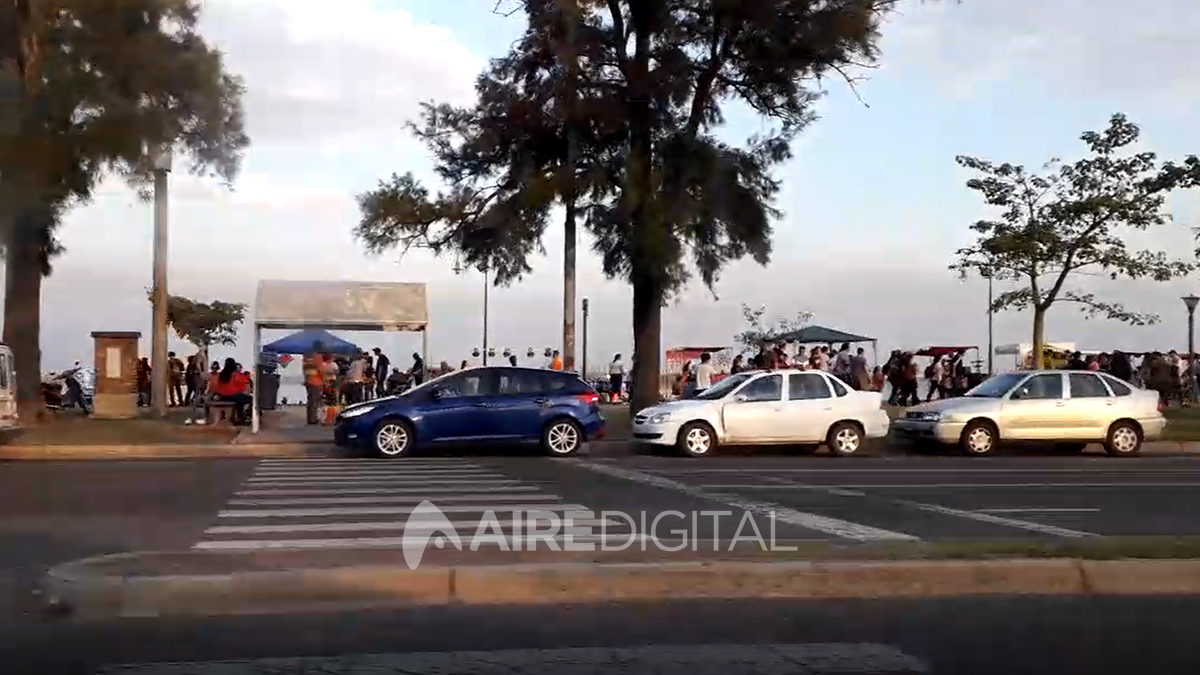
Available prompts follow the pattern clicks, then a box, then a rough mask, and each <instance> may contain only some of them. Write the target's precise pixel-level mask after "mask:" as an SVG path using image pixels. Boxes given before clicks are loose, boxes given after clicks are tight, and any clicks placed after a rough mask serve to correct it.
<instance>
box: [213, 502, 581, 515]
mask: <svg viewBox="0 0 1200 675" xmlns="http://www.w3.org/2000/svg"><path fill="white" fill-rule="evenodd" d="M414 508H416V507H413V506H394V507H393V506H344V507H343V506H330V507H323V508H315V509H249V510H243V509H227V510H224V511H221V512H219V513H217V517H218V518H311V517H315V516H387V515H397V514H401V513H412V512H413V509H414ZM438 510H439V511H441V512H442V513H483V512H484V511H488V510H493V511H494V510H497V509H489V508H488V507H487V505H486V504H473V505H470V506H465V505H464V506H459V505H450V506H440V507H438ZM502 510H504V511H556V512H557V511H587V510H588V508H587V507H586V506H583V505H581V504H531V503H525V504H505V505H504V509H502Z"/></svg>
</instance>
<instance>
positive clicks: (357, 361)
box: [346, 354, 367, 405]
mask: <svg viewBox="0 0 1200 675" xmlns="http://www.w3.org/2000/svg"><path fill="white" fill-rule="evenodd" d="M366 378H367V359H366V356H365V355H364V354H355V355H354V360H353V361H351V362H350V369H349V370H347V371H346V382H347V385H348V386H347V391H346V393H347V398H348V399H349V400H348V402H349V403H350V405H354V404H355V403H362V400H363V383H364V382H366Z"/></svg>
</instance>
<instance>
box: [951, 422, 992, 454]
mask: <svg viewBox="0 0 1200 675" xmlns="http://www.w3.org/2000/svg"><path fill="white" fill-rule="evenodd" d="M959 446H960V447H961V448H962V451H963V453H965V454H967V455H970V456H972V457H982V456H983V455H986V454H988V453H990V452H991V451H992V450H994V449H995V447H996V427H994V426H992V425H991V423H989V422H984V421H976V422H971V423H970V424H968V425H967V428H965V429H963V432H962V438H961V439H960V441H959Z"/></svg>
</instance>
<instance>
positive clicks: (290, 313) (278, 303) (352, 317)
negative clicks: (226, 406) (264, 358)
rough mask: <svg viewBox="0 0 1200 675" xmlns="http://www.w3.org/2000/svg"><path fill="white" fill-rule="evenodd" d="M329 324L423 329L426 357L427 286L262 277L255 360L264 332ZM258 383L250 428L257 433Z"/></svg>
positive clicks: (331, 326)
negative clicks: (265, 278) (273, 279)
mask: <svg viewBox="0 0 1200 675" xmlns="http://www.w3.org/2000/svg"><path fill="white" fill-rule="evenodd" d="M264 328H267V329H283V330H300V329H304V328H324V329H326V330H346V331H385V332H394V331H420V333H421V358H422V359H423V360H426V361H428V358H429V330H428V328H429V304H428V301H427V299H426V294H425V284H410V283H381V282H362V281H267V280H264V281H260V282H258V293H257V294H256V295H255V300H254V359H255V362H256V363H257V360H258V357H259V352H261V351H262V331H263V329H264ZM258 391H259V387H254V394H253V396H254V403H253V405H252V406H251V411H252V413H251V414H252V422H251V431H252V432H253V433H256V434H257V433H258V428H259V412H258Z"/></svg>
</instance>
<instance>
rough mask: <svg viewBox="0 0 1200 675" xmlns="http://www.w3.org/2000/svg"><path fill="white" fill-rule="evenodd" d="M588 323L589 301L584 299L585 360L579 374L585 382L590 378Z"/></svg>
mask: <svg viewBox="0 0 1200 675" xmlns="http://www.w3.org/2000/svg"><path fill="white" fill-rule="evenodd" d="M587 322H588V299H587V298H584V299H583V358H582V361H583V366H582V367H581V368H580V369H579V374H580V375H582V376H583V379H584V380H587V376H588V375H587V338H588V330H587Z"/></svg>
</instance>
